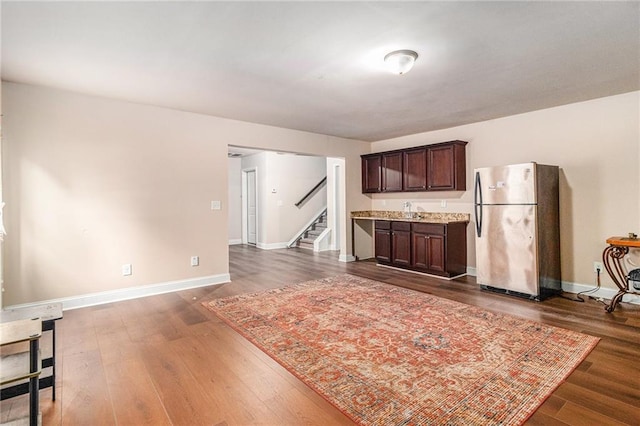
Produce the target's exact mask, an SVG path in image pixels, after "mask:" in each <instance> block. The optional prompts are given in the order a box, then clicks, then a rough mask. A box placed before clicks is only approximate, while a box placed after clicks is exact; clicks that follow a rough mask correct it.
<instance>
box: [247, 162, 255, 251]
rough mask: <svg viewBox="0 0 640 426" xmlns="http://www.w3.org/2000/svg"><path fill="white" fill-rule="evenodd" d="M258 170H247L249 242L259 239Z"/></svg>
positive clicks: (252, 242)
mask: <svg viewBox="0 0 640 426" xmlns="http://www.w3.org/2000/svg"><path fill="white" fill-rule="evenodd" d="M257 228H258V226H257V202H256V171H255V170H250V171H248V172H247V243H248V244H253V245H255V244H256V241H257V235H256V234H257Z"/></svg>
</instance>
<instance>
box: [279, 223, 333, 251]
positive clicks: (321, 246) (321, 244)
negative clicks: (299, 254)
mask: <svg viewBox="0 0 640 426" xmlns="http://www.w3.org/2000/svg"><path fill="white" fill-rule="evenodd" d="M328 236H331V228H324V231H322V232H321V233H320V235H318V236H317V237H316V239H315V240H313V251H315V252H320V251H328V250H332V248H331V246H330V245H329V244H327V243H326V242H325V241H324V240H325V238H327V237H328ZM287 247H289V246H288V245H287Z"/></svg>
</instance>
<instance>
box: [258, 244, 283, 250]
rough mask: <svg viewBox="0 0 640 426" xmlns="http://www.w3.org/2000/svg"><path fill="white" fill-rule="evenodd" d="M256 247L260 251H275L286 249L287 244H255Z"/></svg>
mask: <svg viewBox="0 0 640 426" xmlns="http://www.w3.org/2000/svg"><path fill="white" fill-rule="evenodd" d="M256 247H258V248H259V249H262V250H276V249H283V248H287V243H270V244H266V243H258V244H256Z"/></svg>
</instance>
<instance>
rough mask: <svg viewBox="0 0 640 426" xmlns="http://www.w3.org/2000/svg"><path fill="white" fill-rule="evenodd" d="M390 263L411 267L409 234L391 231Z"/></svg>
mask: <svg viewBox="0 0 640 426" xmlns="http://www.w3.org/2000/svg"><path fill="white" fill-rule="evenodd" d="M391 253H392V257H391V263H393V264H394V265H399V266H409V265H411V232H409V231H393V232H392V234H391Z"/></svg>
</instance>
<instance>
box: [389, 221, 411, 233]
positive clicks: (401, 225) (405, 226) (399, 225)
mask: <svg viewBox="0 0 640 426" xmlns="http://www.w3.org/2000/svg"><path fill="white" fill-rule="evenodd" d="M391 229H393V230H394V231H407V232H408V231H411V223H409V222H391Z"/></svg>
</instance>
